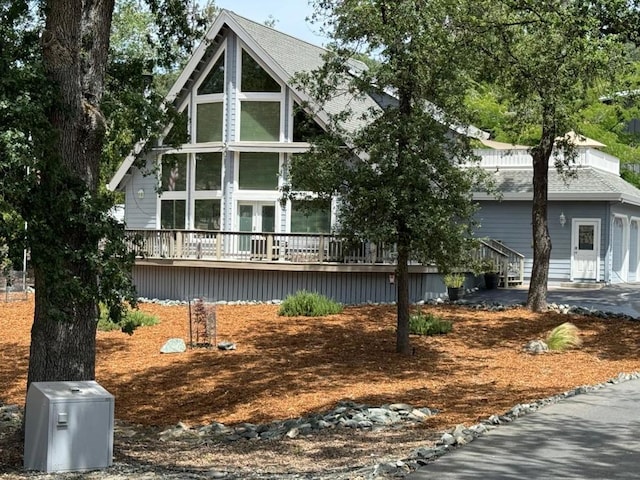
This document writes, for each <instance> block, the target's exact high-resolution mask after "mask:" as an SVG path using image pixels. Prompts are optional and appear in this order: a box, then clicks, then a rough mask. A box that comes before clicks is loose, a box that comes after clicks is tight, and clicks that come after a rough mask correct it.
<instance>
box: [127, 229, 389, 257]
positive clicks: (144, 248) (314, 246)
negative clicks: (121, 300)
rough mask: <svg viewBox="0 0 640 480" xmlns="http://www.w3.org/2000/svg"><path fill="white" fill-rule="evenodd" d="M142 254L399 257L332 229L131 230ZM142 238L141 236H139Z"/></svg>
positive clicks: (383, 247) (133, 248) (386, 248)
mask: <svg viewBox="0 0 640 480" xmlns="http://www.w3.org/2000/svg"><path fill="white" fill-rule="evenodd" d="M126 234H127V237H128V238H129V248H130V250H131V251H134V252H135V253H136V255H137V256H139V257H146V258H172V259H191V260H216V261H225V260H227V261H270V262H278V261H285V262H297V263H325V262H337V263H369V264H375V263H383V264H393V263H395V258H396V253H395V247H394V246H390V247H389V246H386V245H377V244H375V243H373V242H368V241H360V242H353V241H347V240H345V239H342V238H340V237H337V236H334V235H330V234H304V233H255V232H220V231H193V230H127V232H126ZM136 239H137V240H136Z"/></svg>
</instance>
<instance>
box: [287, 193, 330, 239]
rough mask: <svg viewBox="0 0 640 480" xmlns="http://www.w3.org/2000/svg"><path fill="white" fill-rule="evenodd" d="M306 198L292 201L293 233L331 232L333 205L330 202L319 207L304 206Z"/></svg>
mask: <svg viewBox="0 0 640 480" xmlns="http://www.w3.org/2000/svg"><path fill="white" fill-rule="evenodd" d="M304 203H305V201H304V200H293V201H292V202H291V232H292V233H329V232H331V206H330V205H329V202H326V204H325V205H322V206H317V207H311V208H309V207H307V208H303V206H304Z"/></svg>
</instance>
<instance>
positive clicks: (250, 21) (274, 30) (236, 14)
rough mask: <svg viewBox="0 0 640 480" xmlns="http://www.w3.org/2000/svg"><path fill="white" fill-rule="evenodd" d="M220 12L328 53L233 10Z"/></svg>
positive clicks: (306, 41) (312, 44)
mask: <svg viewBox="0 0 640 480" xmlns="http://www.w3.org/2000/svg"><path fill="white" fill-rule="evenodd" d="M222 12H226V13H227V14H229V15H230V16H232V17H235V19H236V20H237V19H238V18H239V19H241V20H244V21H246V22H249V23H252V24H254V25H256V26H258V27H261V28H264V29H267V30H270V31H271V32H273V33H276V34H278V35H284V36H286V37H289V38H291V39H293V40H295V41H297V42H301V43H306V44H307V45H310V46H312V47H315V48H319V49H321V50H324V51H326V52H329V50H328V49H327V48H325V47H323V46H320V45H316V44H315V43H311V42H310V41H308V40H304V39H302V38H299V37H296V36H294V35H291V34H290V33H286V32H283V31H282V30H278V29H277V28H274V27H270V26H269V25H265V24H264V23H260V22H256V21H255V20H252V19H250V18H247V17H244V16H242V15H240V14H238V13H236V12H234V11H233V10H229V9H226V8H223V9H221V10H220V13H222Z"/></svg>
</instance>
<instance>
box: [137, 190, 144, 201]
mask: <svg viewBox="0 0 640 480" xmlns="http://www.w3.org/2000/svg"><path fill="white" fill-rule="evenodd" d="M138 198H139V199H140V200H142V199H143V198H144V190H143V189H142V188H141V189H140V190H138Z"/></svg>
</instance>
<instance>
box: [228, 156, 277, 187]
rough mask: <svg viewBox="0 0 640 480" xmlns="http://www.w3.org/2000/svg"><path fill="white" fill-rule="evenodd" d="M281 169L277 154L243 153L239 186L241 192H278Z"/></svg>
mask: <svg viewBox="0 0 640 480" xmlns="http://www.w3.org/2000/svg"><path fill="white" fill-rule="evenodd" d="M279 168H280V165H279V155H278V154H277V153H248V152H243V153H241V154H240V168H239V170H240V172H239V178H238V185H239V186H240V189H241V190H277V188H278V173H279Z"/></svg>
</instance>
